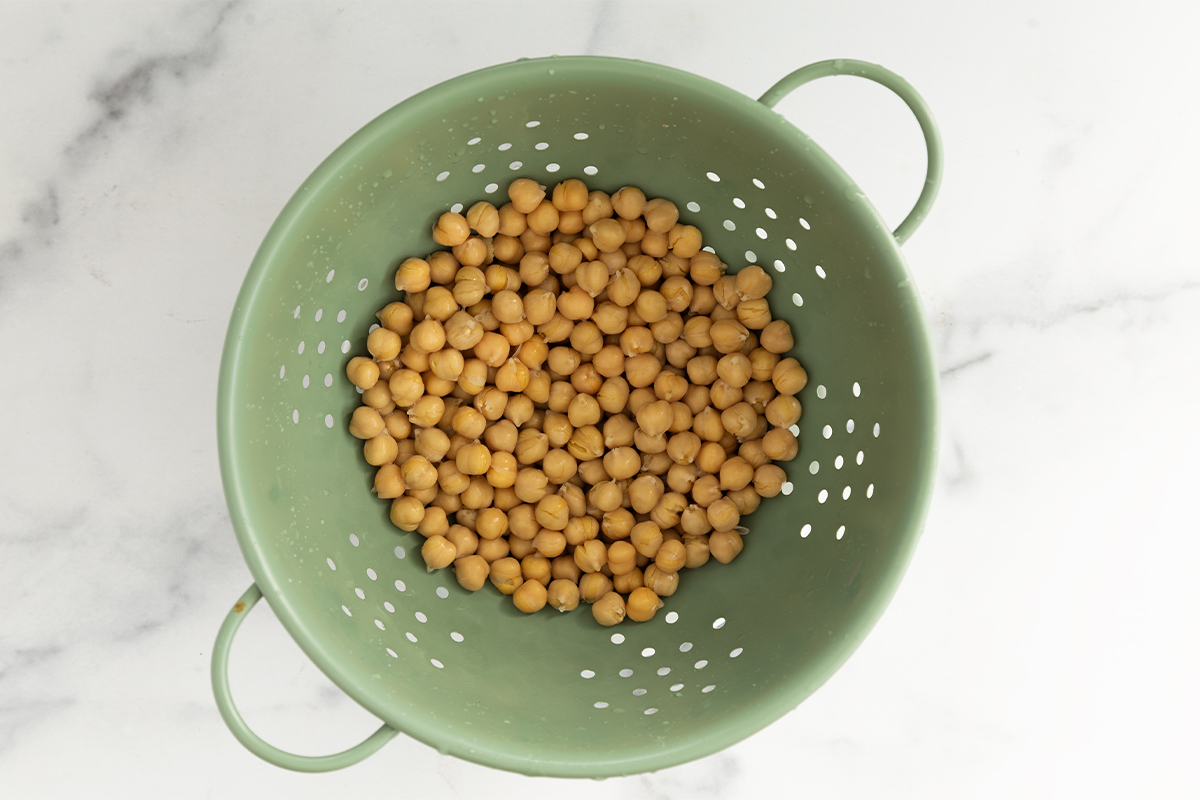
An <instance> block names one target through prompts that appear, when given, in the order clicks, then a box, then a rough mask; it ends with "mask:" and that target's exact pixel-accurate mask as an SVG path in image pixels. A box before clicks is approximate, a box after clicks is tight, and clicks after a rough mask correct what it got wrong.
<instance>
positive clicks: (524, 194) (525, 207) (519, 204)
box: [508, 178, 546, 235]
mask: <svg viewBox="0 0 1200 800" xmlns="http://www.w3.org/2000/svg"><path fill="white" fill-rule="evenodd" d="M545 198H546V189H545V187H543V186H541V185H540V184H538V182H537V181H534V180H530V179H529V178H517V179H516V180H514V181H513V182H512V183H510V184H509V185H508V199H509V200H510V201H512V207H513V209H514V210H515V211H517V212H519V213H521V214H529V213H530V212H531V211H533V210H534V209H536V208H537V207H538V206H539V205H540V204H541V202H542V201H543V200H544V199H545ZM511 235H516V234H511Z"/></svg>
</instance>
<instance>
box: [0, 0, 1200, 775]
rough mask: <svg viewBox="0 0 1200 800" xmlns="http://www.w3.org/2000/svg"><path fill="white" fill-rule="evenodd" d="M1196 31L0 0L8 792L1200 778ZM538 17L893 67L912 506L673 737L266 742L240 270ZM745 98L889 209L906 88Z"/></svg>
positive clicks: (1058, 22) (838, 16)
mask: <svg viewBox="0 0 1200 800" xmlns="http://www.w3.org/2000/svg"><path fill="white" fill-rule="evenodd" d="M1197 23H1200V20H1198V19H1197V13H1196V7H1195V6H1194V4H1185V3H1174V4H1170V5H1161V6H1155V5H1153V4H1147V3H1140V4H1137V5H1136V7H1131V6H1129V5H1128V4H1120V5H1112V6H1098V5H1096V4H1090V3H1089V4H1082V3H1078V4H1076V3H1069V4H1058V5H1047V4H1036V5H1018V4H1015V3H1013V4H1009V3H987V4H959V3H949V2H945V3H933V4H929V3H916V4H914V3H890V2H875V3H868V4H854V5H853V6H851V5H847V4H841V3H819V4H817V3H812V4H809V3H804V4H800V3H797V4H789V5H778V6H768V5H755V4H737V6H736V7H735V6H734V5H733V4H729V5H705V4H701V3H688V4H683V3H659V4H635V3H572V4H563V5H551V4H541V3H532V2H531V3H516V4H512V5H507V6H505V5H500V4H496V5H486V4H472V3H454V4H449V3H447V4H443V5H439V4H433V3H415V4H407V3H406V4H393V5H383V4H371V5H357V4H353V3H338V4H333V3H327V4H300V3H264V2H235V3H231V4H227V5H224V4H209V3H198V4H187V5H176V4H171V3H121V4H103V3H89V4H70V3H68V4H50V3H46V4H41V3H0V187H2V189H0V342H2V343H3V347H2V348H0V479H2V480H0V607H2V608H3V610H4V616H3V622H2V623H0V796H2V797H11V798H20V797H85V796H86V797H122V798H129V797H166V796H178V797H222V798H227V797H228V798H232V797H359V796H366V795H374V796H382V795H388V796H398V797H420V798H453V797H469V796H480V795H486V796H523V797H551V796H553V797H568V796H569V797H575V798H590V797H595V798H599V797H630V798H673V797H707V796H711V797H730V798H733V797H764V796H780V794H779V791H780V787H795V788H796V789H797V790H798V791H800V792H802V793H803V795H804V796H812V797H872V798H874V797H913V798H932V797H947V798H962V797H1004V798H1008V797H1063V796H1076V797H1101V796H1113V797H1128V796H1142V797H1195V796H1197V795H1198V794H1200V774H1198V773H1197V771H1196V769H1195V767H1194V764H1193V766H1192V767H1187V766H1186V764H1187V759H1188V758H1189V757H1194V754H1195V751H1196V749H1197V745H1200V723H1198V722H1197V720H1198V719H1200V691H1198V689H1197V680H1196V676H1197V674H1200V645H1198V642H1197V627H1198V625H1197V610H1198V609H1200V588H1197V587H1200V581H1198V580H1197V573H1198V572H1200V524H1198V523H1197V515H1196V512H1195V507H1194V506H1193V504H1192V500H1191V499H1190V498H1193V497H1194V496H1193V494H1192V493H1193V492H1194V491H1195V490H1196V482H1197V478H1198V477H1200V468H1198V467H1197V460H1196V455H1195V454H1196V452H1197V450H1200V426H1198V425H1197V410H1196V409H1197V402H1196V397H1197V395H1198V394H1200V355H1198V352H1197V346H1196V344H1195V343H1196V342H1197V341H1200V257H1198V256H1197V250H1196V245H1195V237H1194V236H1193V235H1191V232H1192V230H1193V229H1194V227H1195V225H1196V218H1197V211H1200V203H1198V202H1197V200H1196V197H1197V192H1196V187H1197V183H1198V181H1200V169H1198V166H1200V156H1198V155H1197V154H1198V153H1200V149H1198V148H1197V147H1196V136H1195V132H1196V129H1197V124H1198V123H1200V113H1198V111H1197V105H1196V103H1195V99H1194V93H1195V86H1196V82H1197V79H1198V78H1200V68H1197V66H1196V62H1195V60H1194V59H1193V58H1190V57H1188V56H1186V55H1185V53H1186V52H1188V50H1189V49H1190V47H1191V45H1192V41H1191V37H1192V32H1194V31H1195V30H1196V29H1197ZM551 52H557V53H602V54H612V55H620V56H630V57H638V58H644V59H647V60H654V61H658V62H662V63H666V64H670V65H673V66H677V67H681V68H684V69H688V70H691V71H694V72H697V73H700V74H702V75H705V76H708V77H711V78H714V79H716V80H719V81H722V82H724V83H726V84H728V85H730V86H732V87H735V88H737V89H739V90H742V91H744V92H746V93H747V94H751V95H754V96H757V95H758V94H759V93H761V92H762V91H763V90H764V89H765V88H766V87H767V86H769V85H770V84H771V83H773V82H774V81H775V80H776V79H777V78H778V77H780V76H782V75H783V74H785V73H786V72H788V71H789V70H791V69H793V68H795V67H797V66H799V65H802V64H804V63H808V62H810V61H815V60H819V59H823V58H830V57H851V58H863V59H867V60H871V61H876V62H879V63H882V64H884V65H886V66H889V67H891V68H893V69H895V70H896V71H898V72H900V73H901V74H903V75H904V76H906V77H907V78H908V79H909V80H910V81H911V82H912V83H913V84H914V85H916V86H917V88H918V89H919V90H920V91H921V92H922V93H923V94H924V95H925V97H926V98H927V100H928V101H929V103H930V105H931V106H932V107H933V109H934V112H935V114H936V115H937V118H938V120H939V122H940V125H941V129H942V132H943V135H944V137H945V141H946V165H947V171H946V178H945V183H944V185H943V188H942V194H941V198H940V200H939V202H938V204H937V207H936V208H935V209H934V212H933V214H932V215H931V216H930V218H929V219H928V221H927V222H926V224H925V225H924V227H923V228H922V229H921V230H920V231H919V232H918V233H917V235H916V236H915V237H914V238H913V240H912V241H911V243H910V244H909V245H908V246H907V247H906V252H907V255H908V259H909V263H910V265H911V267H912V269H913V272H914V274H915V276H916V280H917V282H918V285H919V287H920V289H921V292H922V295H923V297H924V300H925V303H926V307H927V310H928V314H929V317H930V319H931V321H932V324H933V327H934V330H935V335H936V342H937V351H938V355H939V358H940V361H941V365H942V370H943V380H942V385H943V392H944V400H943V402H944V428H943V438H942V443H943V450H942V460H941V465H940V471H939V479H938V485H937V492H936V496H935V499H934V503H933V508H932V512H931V515H930V518H929V523H928V526H927V529H926V533H925V536H924V539H923V540H922V542H921V545H920V548H919V549H918V551H917V554H916V557H915V560H914V561H913V564H912V567H911V570H910V572H909V574H908V577H907V578H906V580H905V582H904V584H903V586H902V587H901V589H900V591H899V594H898V595H897V597H896V599H895V602H894V603H893V605H892V606H891V608H890V609H889V610H888V612H887V614H886V615H885V616H884V618H883V620H882V622H881V623H880V625H879V626H878V628H877V629H876V630H875V631H874V633H873V634H872V635H871V636H870V637H869V639H868V640H867V642H866V643H865V645H864V646H863V647H862V648H861V649H860V650H859V652H858V653H857V654H856V655H855V656H854V657H853V658H852V659H851V660H850V662H849V663H848V664H847V665H846V666H845V668H843V669H842V670H841V671H840V672H839V673H838V674H837V675H836V676H835V677H834V678H833V679H832V680H831V681H830V682H829V683H828V684H827V685H826V686H825V687H824V688H822V689H821V690H820V691H819V692H818V693H817V694H816V695H815V696H814V697H812V698H811V699H810V700H809V701H807V702H805V703H804V704H803V705H801V707H800V708H799V709H798V710H796V711H795V712H793V713H791V714H789V715H788V716H786V717H785V718H783V719H782V720H780V721H779V722H778V723H776V724H775V725H773V726H771V727H769V728H768V729H766V730H764V731H762V732H761V733H759V734H757V735H755V736H753V737H752V738H751V739H749V740H747V741H745V742H743V743H741V744H739V745H737V746H735V747H733V748H730V749H729V750H728V751H726V752H723V753H721V754H718V755H716V756H713V757H711V758H707V759H704V760H702V761H700V762H697V763H693V764H689V765H687V766H683V767H679V768H675V769H670V770H666V771H663V772H660V773H657V774H653V775H649V776H643V777H634V778H628V779H621V780H612V781H608V782H603V783H596V782H590V781H588V782H565V781H555V780H547V779H529V778H524V777H521V776H517V775H512V774H507V773H501V772H496V771H493V770H488V769H484V768H482V767H477V766H474V765H471V764H467V763H464V762H461V761H457V760H454V759H451V758H446V757H442V756H439V755H438V754H437V753H436V752H434V751H432V750H431V749H429V748H427V747H425V746H424V745H419V744H416V743H414V742H412V741H411V740H406V739H404V738H403V737H401V738H400V739H398V740H396V741H394V742H393V743H391V744H390V745H389V746H388V747H386V748H385V749H384V750H383V751H382V752H381V753H379V754H377V755H376V756H375V757H373V758H371V759H370V760H368V761H367V762H365V763H364V764H362V765H360V766H358V767H355V768H352V769H349V770H346V771H343V772H339V773H335V774H331V775H323V776H306V775H297V774H292V773H288V772H284V771H282V770H278V769H276V768H274V767H271V766H268V765H266V764H264V763H262V762H260V761H258V760H257V759H255V758H254V757H253V756H251V755H249V754H248V753H247V752H246V751H244V750H243V749H242V747H241V746H240V745H239V744H238V743H237V742H236V741H235V740H234V739H233V737H232V736H231V735H230V734H229V732H228V731H227V730H226V728H225V726H224V724H223V723H222V721H221V719H220V718H219V716H218V715H217V712H216V709H215V706H214V704H213V701H212V696H211V692H210V690H209V684H208V657H209V654H210V652H211V650H210V648H211V645H212V640H213V636H214V634H215V632H216V629H217V626H218V624H219V623H220V620H221V619H222V617H223V615H224V613H225V611H226V609H227V607H228V606H229V604H230V603H231V602H232V601H233V600H234V599H235V598H236V596H237V595H238V594H239V593H240V592H241V591H242V590H243V589H244V588H245V587H246V585H248V583H249V582H250V577H249V573H248V571H247V569H246V567H245V566H244V563H243V561H242V559H241V556H240V554H239V552H238V548H237V545H236V542H235V540H234V536H233V533H232V530H231V528H230V525H229V521H228V517H227V514H226V510H225V504H224V499H223V496H222V492H221V486H220V481H219V474H218V469H217V457H216V438H215V430H214V418H215V414H214V400H215V391H216V375H217V366H218V361H219V355H220V349H221V344H222V340H223V337H224V333H225V325H226V322H227V320H228V316H229V313H230V310H231V308H232V304H233V300H234V297H235V294H236V292H237V290H238V287H239V285H240V283H241V280H242V277H243V274H244V271H245V269H246V267H247V265H248V263H249V261H250V259H251V256H252V255H253V253H254V250H255V248H256V247H257V245H258V243H259V241H260V240H261V237H262V236H263V235H264V233H265V232H266V230H267V227H268V226H269V224H270V222H271V220H272V219H273V218H274V217H275V215H276V213H277V212H278V211H279V209H280V208H281V207H282V205H283V204H284V202H285V201H286V200H287V198H288V197H289V196H290V194H291V193H292V192H293V191H294V189H295V188H296V187H297V186H298V185H299V183H300V182H301V180H302V179H303V178H304V177H305V176H306V175H307V174H308V173H309V171H310V170H311V169H312V168H313V167H314V166H315V165H316V164H317V163H318V162H319V161H320V160H321V159H322V158H323V157H324V156H325V155H326V154H328V153H329V152H330V151H331V150H332V149H333V148H334V147H335V146H336V145H337V144H338V143H340V142H341V141H342V140H343V139H344V138H346V137H347V136H348V135H349V134H351V133H352V132H353V131H354V130H356V129H357V128H358V127H359V126H360V125H362V124H363V123H365V122H366V121H367V120H368V119H370V118H371V117H373V116H374V115H375V114H377V113H378V112H380V111H382V110H383V109H385V108H387V107H389V106H390V105H392V104H394V103H395V102H397V101H399V100H400V99H403V98H404V97H407V96H408V95H410V94H412V93H414V92H416V91H418V90H420V89H423V88H425V87H427V86H429V85H431V84H433V83H435V82H438V81H440V80H443V79H445V78H449V77H452V76H454V75H456V74H459V73H462V72H465V71H467V70H470V69H474V68H477V67H482V66H485V65H488V64H492V63H498V62H501V61H506V60H510V59H514V58H516V57H519V56H529V55H540V54H548V53H551ZM779 110H780V111H781V112H782V113H784V114H785V115H786V116H788V117H789V119H791V120H792V121H794V122H796V123H797V124H798V125H800V126H801V127H803V128H804V129H806V130H807V131H808V132H809V133H810V134H811V135H813V136H814V138H816V139H817V141H819V142H821V143H823V144H825V145H826V146H827V148H828V149H829V150H830V151H831V152H832V153H833V155H834V156H835V157H836V158H837V159H839V160H840V161H841V162H842V163H843V165H844V166H846V167H847V169H848V170H849V171H850V172H851V174H852V175H854V176H856V178H858V180H859V181H860V183H861V185H862V186H863V187H864V189H865V190H866V191H867V193H868V195H869V196H870V197H872V198H873V199H874V200H875V202H876V205H877V206H878V207H879V208H880V210H881V211H882V213H883V214H884V216H885V217H886V218H887V219H890V220H894V221H898V220H899V219H900V217H901V216H903V214H904V212H905V211H906V210H907V206H908V204H909V203H911V201H912V198H913V197H915V194H916V191H917V188H918V186H919V182H920V179H921V175H922V170H923V166H924V163H923V155H922V151H921V146H920V139H919V135H918V133H917V129H916V126H915V124H913V123H912V122H911V120H910V119H909V118H908V116H907V114H906V112H905V111H904V109H903V107H902V106H901V104H900V103H899V102H898V101H895V100H894V99H892V98H890V97H889V96H888V95H887V94H886V93H885V92H883V91H882V90H878V89H876V88H875V87H873V86H871V85H868V84H865V83H860V82H857V81H852V80H850V79H842V80H837V81H832V80H831V81H825V82H821V83H819V84H816V85H814V86H812V87H808V88H806V90H805V91H804V92H799V93H797V94H795V95H793V96H791V97H790V98H788V99H787V100H786V101H785V102H784V103H782V104H781V105H780V106H779ZM260 608H261V610H260V611H259V612H257V613H255V614H254V615H252V617H251V619H250V620H249V621H248V622H247V623H246V625H245V627H244V628H243V633H244V635H242V636H240V637H239V640H238V645H237V648H236V651H235V654H234V660H233V665H232V670H233V681H234V691H235V693H236V694H237V695H238V696H239V697H240V698H242V700H241V705H242V708H243V710H244V712H245V714H246V716H247V719H248V720H249V722H250V723H251V724H252V725H253V726H254V727H255V728H256V729H257V730H258V731H259V732H260V733H261V734H262V735H263V736H264V737H266V738H267V739H268V740H270V741H272V742H274V743H276V744H278V745H280V746H283V747H285V748H289V749H294V750H297V751H300V752H305V753H312V754H320V753H325V752H332V751H334V750H337V749H341V748H343V747H345V746H348V745H350V744H351V743H353V742H356V741H357V740H358V739H359V738H361V737H362V736H364V735H365V734H366V733H367V732H368V731H369V730H372V729H373V728H374V723H373V720H372V718H371V717H370V715H369V714H367V713H366V712H365V711H363V710H362V709H360V708H358V707H357V706H356V705H354V704H353V703H352V702H351V701H349V700H347V699H345V698H344V697H343V696H342V695H341V693H340V692H339V691H338V690H337V689H336V688H335V687H334V686H333V685H332V684H331V683H330V682H329V681H328V680H326V679H325V678H324V677H323V676H322V675H321V674H320V673H319V672H318V671H317V670H316V669H315V668H313V667H312V666H311V665H310V664H309V663H308V662H307V661H306V659H305V658H304V656H303V655H302V653H301V652H300V650H299V649H298V648H297V647H296V646H295V645H294V644H293V643H292V642H291V640H290V639H289V638H288V637H287V635H286V634H285V633H284V632H283V631H282V629H281V627H280V626H279V624H278V623H277V621H276V620H275V619H274V618H273V617H272V616H271V615H270V613H269V611H267V610H266V609H265V607H260Z"/></svg>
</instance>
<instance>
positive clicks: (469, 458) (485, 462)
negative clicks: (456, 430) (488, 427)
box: [454, 440, 492, 475]
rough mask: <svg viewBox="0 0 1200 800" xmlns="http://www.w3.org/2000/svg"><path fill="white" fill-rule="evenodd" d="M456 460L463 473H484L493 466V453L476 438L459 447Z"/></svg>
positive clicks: (459, 469)
mask: <svg viewBox="0 0 1200 800" xmlns="http://www.w3.org/2000/svg"><path fill="white" fill-rule="evenodd" d="M454 462H455V465H456V466H457V467H458V471H459V472H461V473H462V474H463V475H484V474H486V473H487V471H488V468H490V467H491V466H492V454H491V451H489V450H488V449H487V445H485V444H482V443H481V442H479V441H478V440H476V441H474V442H472V443H471V444H468V445H465V446H463V447H462V448H461V449H459V451H458V455H457V456H456V457H455V459H454Z"/></svg>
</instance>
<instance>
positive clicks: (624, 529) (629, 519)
mask: <svg viewBox="0 0 1200 800" xmlns="http://www.w3.org/2000/svg"><path fill="white" fill-rule="evenodd" d="M622 499H623V498H622ZM634 524H635V523H634V519H633V514H631V513H630V512H629V511H628V510H627V509H624V508H618V509H615V510H613V511H605V512H604V516H603V517H601V518H600V532H601V533H603V534H604V535H605V536H607V537H608V538H609V539H627V538H629V534H630V533H631V532H632V531H633V526H634Z"/></svg>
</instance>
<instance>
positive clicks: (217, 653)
mask: <svg viewBox="0 0 1200 800" xmlns="http://www.w3.org/2000/svg"><path fill="white" fill-rule="evenodd" d="M261 599H262V592H261V591H259V588H258V584H251V585H250V588H249V589H247V590H246V593H245V594H243V595H242V596H241V597H240V598H239V599H238V601H237V603H235V604H234V606H233V608H232V609H230V611H229V615H228V616H226V617H225V622H224V623H222V625H221V630H220V631H218V632H217V643H216V645H214V647H213V657H212V685H213V694H214V695H216V698H217V708H218V709H220V711H221V716H222V717H224V719H225V724H226V725H228V726H229V730H231V731H233V735H234V736H236V737H237V740H238V741H239V742H241V743H242V744H243V745H245V747H246V749H247V750H249V751H250V752H251V753H254V755H256V756H258V757H259V758H261V759H262V760H263V761H267V762H270V763H271V764H274V765H275V766H277V767H284V768H285V769H294V770H296V771H297V772H331V771H333V770H335V769H342V768H343V767H349V766H351V765H353V764H357V763H358V762H360V761H362V760H363V759H364V758H366V757H367V756H369V755H371V754H372V753H374V752H375V751H376V750H378V749H379V748H381V747H383V746H384V745H385V744H387V743H388V741H390V740H391V739H392V737H393V736H395V735H396V734H397V733H399V731H397V730H396V729H395V728H393V727H391V726H390V725H387V724H384V725H382V726H380V728H379V730H377V731H375V733H373V734H371V736H370V737H369V738H367V740H366V741H364V742H362V743H360V744H358V745H355V746H354V747H351V748H350V749H349V750H343V751H342V752H340V753H337V754H335V755H332V756H298V755H295V754H293V753H287V752H284V751H283V750H280V749H279V748H277V747H273V746H272V745H269V744H267V743H266V742H264V741H263V740H262V739H260V738H259V737H258V735H257V734H255V733H254V731H252V730H250V728H249V726H247V725H246V723H245V721H244V720H243V719H242V715H241V714H239V713H238V710H237V708H236V707H235V706H234V705H233V695H231V694H230V692H229V648H230V646H231V645H232V644H233V635H234V634H235V633H237V629H238V627H239V626H240V625H241V624H242V620H244V619H245V618H246V615H247V614H248V613H249V612H250V609H252V608H254V604H255V603H257V602H258V601H259V600H261Z"/></svg>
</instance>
